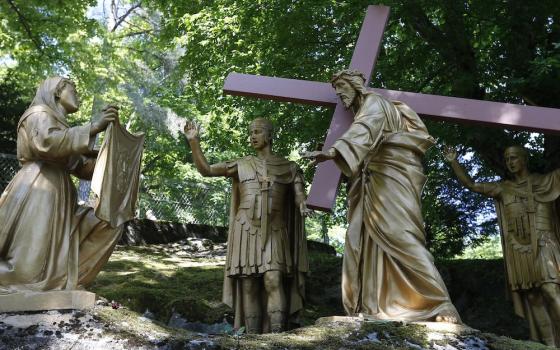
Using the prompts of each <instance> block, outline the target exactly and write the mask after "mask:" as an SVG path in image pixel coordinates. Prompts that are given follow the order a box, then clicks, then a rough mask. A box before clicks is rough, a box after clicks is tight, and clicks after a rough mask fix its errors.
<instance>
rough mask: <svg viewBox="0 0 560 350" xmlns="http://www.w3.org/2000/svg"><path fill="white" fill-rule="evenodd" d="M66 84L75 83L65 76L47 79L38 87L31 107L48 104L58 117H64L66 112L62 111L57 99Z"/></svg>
mask: <svg viewBox="0 0 560 350" xmlns="http://www.w3.org/2000/svg"><path fill="white" fill-rule="evenodd" d="M66 84H71V85H74V83H73V82H72V81H70V80H69V79H67V78H63V77H51V78H47V79H45V80H44V81H43V82H42V83H41V85H39V87H38V88H37V93H36V94H35V98H34V99H33V101H32V102H31V105H30V106H29V107H30V108H31V107H33V106H47V107H48V108H50V109H51V110H52V111H53V112H54V113H56V114H57V116H58V117H62V118H64V113H63V112H62V111H61V109H60V107H59V105H58V103H57V99H58V98H59V97H60V92H61V91H62V89H63V88H64V86H66Z"/></svg>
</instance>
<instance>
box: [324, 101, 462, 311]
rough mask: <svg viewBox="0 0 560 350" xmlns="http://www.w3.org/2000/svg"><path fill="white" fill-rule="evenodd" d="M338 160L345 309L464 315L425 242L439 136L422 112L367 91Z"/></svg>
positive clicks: (338, 150) (342, 141)
mask: <svg viewBox="0 0 560 350" xmlns="http://www.w3.org/2000/svg"><path fill="white" fill-rule="evenodd" d="M363 102H364V103H363V104H362V107H361V108H360V109H359V110H358V111H357V113H356V115H355V118H354V122H353V123H352V125H351V126H350V128H349V129H348V131H347V132H346V133H345V134H344V135H343V136H342V137H341V138H340V139H338V140H337V141H336V143H335V144H334V145H333V148H334V149H335V150H336V154H337V156H336V158H335V162H336V164H337V165H338V167H339V168H340V169H341V170H342V172H343V173H344V174H345V175H346V176H348V177H349V178H350V189H349V193H348V199H349V211H348V217H349V219H348V220H349V227H348V232H347V235H346V245H345V252H344V262H343V273H342V295H343V304H344V308H345V310H346V312H347V313H348V314H350V315H353V314H357V313H364V314H368V315H372V316H374V317H377V318H380V319H400V320H409V321H418V320H430V319H433V318H434V317H435V316H437V315H439V314H445V315H451V316H455V317H456V318H457V319H458V320H459V315H458V314H457V311H456V310H455V307H454V306H453V304H452V303H451V301H450V298H449V294H448V292H447V289H446V287H445V285H444V283H443V280H442V278H441V276H440V274H439V272H438V271H437V269H436V267H435V265H434V262H433V257H432V255H431V254H430V253H429V252H428V250H427V249H426V247H425V232H424V222H423V219H422V212H421V192H422V187H423V186H424V183H425V181H426V177H425V175H424V173H423V167H422V163H421V160H422V157H423V155H424V153H425V151H426V150H427V149H428V148H429V147H431V146H432V145H433V143H434V141H433V138H432V137H431V136H430V135H429V134H428V132H427V129H426V127H425V126H424V124H423V122H422V121H421V120H420V118H419V117H418V115H417V114H416V113H415V112H414V111H412V110H411V109H410V108H409V107H408V106H406V105H404V104H402V103H400V102H394V103H392V102H390V101H388V100H386V99H384V98H383V97H381V96H379V95H376V94H373V93H368V94H366V95H364V100H363Z"/></svg>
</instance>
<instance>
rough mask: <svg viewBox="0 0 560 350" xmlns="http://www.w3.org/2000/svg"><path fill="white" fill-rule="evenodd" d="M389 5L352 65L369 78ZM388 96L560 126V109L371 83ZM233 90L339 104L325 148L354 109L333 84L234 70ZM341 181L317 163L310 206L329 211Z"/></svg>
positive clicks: (431, 107) (371, 22)
mask: <svg viewBox="0 0 560 350" xmlns="http://www.w3.org/2000/svg"><path fill="white" fill-rule="evenodd" d="M388 17H389V7H386V6H369V7H368V9H367V13H366V18H365V20H364V23H363V24H362V28H361V30H360V35H359V37H358V41H357V43H356V48H355V50H354V54H353V55H352V60H351V61H350V69H356V70H359V71H361V72H362V73H364V75H365V76H366V78H367V79H368V81H367V82H366V85H367V84H368V83H369V78H370V77H371V74H372V72H373V68H374V66H375V62H376V60H377V55H378V53H379V48H380V46H381V42H382V39H383V32H384V31H385V26H386V24H387V19H388ZM372 90H373V91H375V92H377V93H378V94H380V95H383V96H385V97H386V98H388V99H390V100H399V101H402V102H404V103H406V104H408V105H409V106H410V107H411V108H412V109H414V110H415V111H416V112H417V113H419V114H421V115H422V116H425V117H429V118H433V119H440V120H449V121H455V122H468V123H479V124H486V125H493V126H502V127H507V128H512V129H524V130H531V131H538V132H554V133H559V132H560V110H558V109H553V108H543V107H529V106H523V105H514V104H508V103H499V102H490V101H481V100H470V99H465V98H456V97H446V96H437V95H426V94H419V93H413V92H403V91H395V90H384V89H372ZM224 92H225V93H226V94H230V95H238V96H251V97H257V98H263V99H270V100H276V101H286V102H298V103H305V104H314V105H321V106H333V107H335V111H334V115H333V118H332V120H331V124H330V127H329V131H328V134H327V139H326V140H325V143H324V148H323V149H328V148H329V147H330V146H332V144H333V143H334V142H335V141H336V140H337V139H338V138H339V137H340V136H342V134H343V133H344V132H345V131H346V130H347V129H348V127H349V126H350V124H351V123H352V120H353V115H352V114H351V113H350V112H349V111H347V110H345V109H344V107H343V105H342V103H341V102H340V101H339V99H338V97H337V96H336V94H335V92H334V89H333V88H332V86H331V84H329V83H323V82H315V81H307V80H296V79H285V78H276V77H266V76H257V75H248V74H239V73H230V74H229V75H228V76H227V78H226V82H225V84H224ZM339 183H340V170H338V168H337V167H336V165H335V164H334V162H333V161H328V162H324V163H321V164H319V166H318V167H317V171H316V172H315V177H314V178H313V183H312V185H311V190H310V192H309V196H308V199H307V205H308V206H309V207H310V208H313V209H318V210H323V211H331V210H332V207H333V205H334V201H335V199H336V194H337V189H338V185H339Z"/></svg>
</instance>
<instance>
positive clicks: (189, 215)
mask: <svg viewBox="0 0 560 350" xmlns="http://www.w3.org/2000/svg"><path fill="white" fill-rule="evenodd" d="M19 168H20V165H19V162H18V161H17V158H16V157H15V156H13V155H9V154H2V153H0V193H1V192H3V191H4V189H5V188H6V186H7V185H8V183H9V182H10V181H11V179H12V178H13V177H14V175H15V174H16V172H17V171H18V170H19ZM77 189H78V197H79V200H80V201H81V202H82V203H88V202H89V204H91V203H93V202H94V201H93V195H92V193H91V192H90V190H89V181H80V182H79V184H77ZM230 190H231V187H230V185H229V184H228V183H227V182H226V181H208V182H200V181H194V180H174V179H151V178H147V177H144V176H142V177H141V181H140V191H139V195H138V205H137V208H138V209H137V216H138V218H141V219H143V218H147V219H151V220H160V221H173V222H181V223H193V224H206V225H213V226H227V223H228V216H229V201H230Z"/></svg>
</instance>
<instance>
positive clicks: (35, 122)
mask: <svg viewBox="0 0 560 350" xmlns="http://www.w3.org/2000/svg"><path fill="white" fill-rule="evenodd" d="M78 106H79V102H78V97H77V94H76V89H75V87H74V83H73V82H72V81H70V80H68V79H65V78H61V77H54V78H48V79H46V80H45V81H43V82H42V83H41V85H40V86H39V88H38V89H37V94H36V95H35V98H34V99H33V102H32V103H31V105H30V107H29V108H28V109H27V110H26V111H25V113H24V114H23V115H22V116H21V119H20V120H19V124H18V126H17V135H18V136H17V158H18V160H19V162H20V163H21V165H22V168H21V169H20V170H19V171H18V173H17V174H16V175H15V177H14V178H13V179H12V181H11V182H10V184H9V185H8V186H7V187H6V189H5V191H4V193H3V194H2V196H1V197H0V223H1V225H0V294H10V293H15V292H26V291H36V292H38V291H49V290H74V289H80V288H81V287H83V286H85V285H87V284H88V283H90V282H92V281H93V279H94V278H95V276H96V275H97V274H98V273H99V271H100V269H101V268H102V267H103V265H104V264H105V263H106V262H107V260H108V258H109V256H110V255H111V253H112V251H113V248H114V246H115V245H116V243H117V240H118V239H119V237H120V232H121V228H122V226H121V227H116V228H113V227H111V226H110V225H109V223H108V222H105V221H101V220H100V219H98V218H97V217H96V216H95V214H94V212H93V209H92V208H89V207H84V206H79V205H78V204H77V194H76V189H75V187H74V185H73V183H72V180H71V179H70V175H71V174H72V175H74V176H77V177H79V178H81V179H91V176H92V173H93V170H94V167H95V162H96V159H95V157H93V158H92V154H91V153H92V152H91V149H90V147H89V145H90V141H91V140H92V138H95V135H96V134H98V133H100V132H102V131H103V130H105V129H106V128H107V125H108V124H109V123H110V122H113V121H117V120H118V111H117V109H116V108H114V107H107V108H105V109H104V112H103V115H102V117H101V119H100V120H99V121H97V122H95V123H92V124H87V125H83V126H76V127H70V126H69V125H68V122H67V121H66V116H67V115H68V114H70V113H74V112H76V111H77V110H78Z"/></svg>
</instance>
